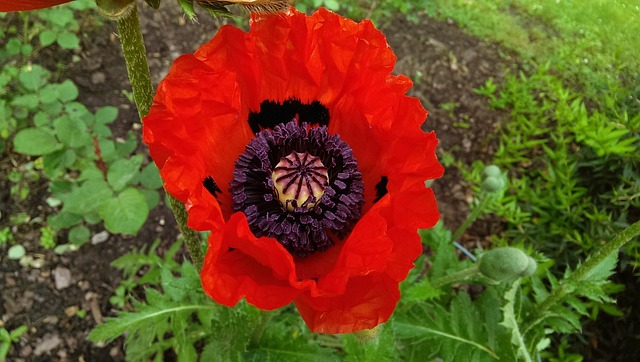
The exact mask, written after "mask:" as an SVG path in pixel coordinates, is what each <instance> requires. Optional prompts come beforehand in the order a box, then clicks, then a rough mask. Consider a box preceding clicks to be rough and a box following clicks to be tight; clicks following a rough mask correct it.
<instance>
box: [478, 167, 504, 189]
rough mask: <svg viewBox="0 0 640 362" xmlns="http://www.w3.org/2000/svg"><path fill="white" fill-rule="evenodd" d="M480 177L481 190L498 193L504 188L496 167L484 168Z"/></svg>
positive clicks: (498, 169)
mask: <svg viewBox="0 0 640 362" xmlns="http://www.w3.org/2000/svg"><path fill="white" fill-rule="evenodd" d="M480 177H482V184H481V186H482V189H483V190H484V191H486V192H498V191H500V190H502V188H503V187H504V179H503V178H502V172H501V171H500V167H498V166H496V165H489V166H487V167H485V169H484V170H483V171H482V174H481V175H480Z"/></svg>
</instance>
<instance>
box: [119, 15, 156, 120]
mask: <svg viewBox="0 0 640 362" xmlns="http://www.w3.org/2000/svg"><path fill="white" fill-rule="evenodd" d="M118 34H119V35H120V44H121V45H122V53H123V54H124V60H125V63H126V64H127V74H128V75H129V82H130V83H131V88H132V89H133V99H134V101H135V102H136V106H137V107H138V115H139V116H140V119H141V120H142V118H143V117H144V116H146V115H147V113H149V108H151V103H152V102H153V85H152V84H151V75H150V73H149V66H148V65H147V53H146V50H145V47H144V41H143V40H142V33H141V32H140V22H139V21H138V7H137V6H136V4H135V3H134V4H133V5H132V6H131V11H128V12H126V14H125V15H124V16H123V17H121V18H120V19H118Z"/></svg>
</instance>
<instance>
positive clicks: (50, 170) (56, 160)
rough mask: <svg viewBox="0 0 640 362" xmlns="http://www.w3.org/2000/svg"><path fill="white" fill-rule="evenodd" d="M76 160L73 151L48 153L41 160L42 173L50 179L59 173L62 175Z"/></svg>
mask: <svg viewBox="0 0 640 362" xmlns="http://www.w3.org/2000/svg"><path fill="white" fill-rule="evenodd" d="M76 159H77V155H76V153H75V152H74V151H73V150H69V149H66V150H65V149H63V150H58V151H55V152H53V153H50V154H48V155H46V156H44V158H43V163H44V171H45V173H46V175H47V176H48V177H50V178H54V177H55V176H56V175H58V174H60V173H64V172H65V171H66V169H68V168H70V167H71V166H72V165H73V164H74V163H75V162H76Z"/></svg>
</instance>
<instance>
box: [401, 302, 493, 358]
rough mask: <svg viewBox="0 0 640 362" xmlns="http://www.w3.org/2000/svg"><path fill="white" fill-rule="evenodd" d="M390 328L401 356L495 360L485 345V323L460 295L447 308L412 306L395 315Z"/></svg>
mask: <svg viewBox="0 0 640 362" xmlns="http://www.w3.org/2000/svg"><path fill="white" fill-rule="evenodd" d="M494 307H495V306H494ZM467 309H471V310H470V311H469V310H467ZM393 325H394V330H395V334H396V337H397V338H398V339H399V340H401V341H402V342H403V343H404V345H403V350H405V353H409V355H411V356H420V358H421V359H422V360H430V359H433V358H437V357H440V358H446V359H447V360H452V361H480V360H495V359H497V354H496V352H495V351H494V349H493V348H492V346H489V345H487V332H486V329H485V328H486V327H485V321H484V320H483V317H482V315H481V314H480V313H479V312H478V310H477V309H476V306H475V305H474V304H473V303H472V302H471V299H470V298H469V296H468V294H467V293H464V292H463V293H457V294H456V295H455V296H454V300H453V301H452V303H451V307H450V309H446V308H443V307H442V306H441V305H439V304H437V303H429V302H428V303H416V304H414V305H413V306H412V308H411V309H410V310H409V311H408V312H405V313H402V314H398V315H397V316H396V317H395V321H394V323H393Z"/></svg>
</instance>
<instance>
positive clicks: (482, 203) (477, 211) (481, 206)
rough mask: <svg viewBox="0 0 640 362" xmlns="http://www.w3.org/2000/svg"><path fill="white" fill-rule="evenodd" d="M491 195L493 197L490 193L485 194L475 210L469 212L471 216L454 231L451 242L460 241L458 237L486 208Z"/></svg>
mask: <svg viewBox="0 0 640 362" xmlns="http://www.w3.org/2000/svg"><path fill="white" fill-rule="evenodd" d="M492 195H493V194H492V193H491V194H486V195H485V196H484V197H483V198H482V201H480V204H478V206H476V208H475V209H473V211H472V212H471V215H469V216H468V217H467V219H466V220H465V221H464V222H463V223H462V225H460V227H459V228H458V229H457V230H456V232H455V233H453V237H452V239H451V240H453V241H458V239H460V237H461V236H462V234H463V233H464V232H465V230H467V228H468V227H469V226H471V224H472V223H473V222H474V221H476V219H477V218H478V216H480V213H482V211H483V210H484V208H485V207H486V206H487V204H489V201H490V200H491V199H492Z"/></svg>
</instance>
